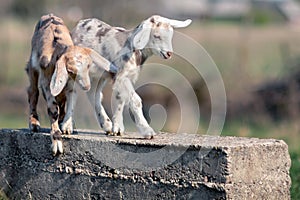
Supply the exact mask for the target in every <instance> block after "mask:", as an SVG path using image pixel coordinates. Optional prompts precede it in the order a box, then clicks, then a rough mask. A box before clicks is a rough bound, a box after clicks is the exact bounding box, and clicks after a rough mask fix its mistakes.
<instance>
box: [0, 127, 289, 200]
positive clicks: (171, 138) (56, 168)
mask: <svg viewBox="0 0 300 200" xmlns="http://www.w3.org/2000/svg"><path fill="white" fill-rule="evenodd" d="M43 132H44V133H30V132H29V131H28V130H27V129H19V130H9V129H0V152H1V153H0V189H1V190H2V193H3V194H5V195H6V196H7V197H8V198H9V199H290V192H289V190H290V186H291V179H290V177H289V169H290V165H291V161H290V157H289V154H288V146H287V145H286V144H285V143H284V142H283V141H281V140H274V139H257V138H239V137H219V136H200V135H194V134H170V133H161V134H159V135H158V136H156V137H155V138H154V139H152V140H144V139H141V138H139V136H138V135H136V134H134V133H128V134H127V135H125V136H122V137H113V136H105V135H104V134H101V133H97V132H95V131H91V130H78V133H77V134H74V135H70V136H64V137H63V140H64V151H65V153H64V154H62V155H60V156H57V157H53V156H52V155H51V151H50V144H51V141H50V136H49V130H47V129H45V130H43Z"/></svg>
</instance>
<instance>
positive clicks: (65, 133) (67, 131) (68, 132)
mask: <svg viewBox="0 0 300 200" xmlns="http://www.w3.org/2000/svg"><path fill="white" fill-rule="evenodd" d="M72 133H73V130H72V129H69V128H68V129H66V130H63V134H64V135H71V134H72Z"/></svg>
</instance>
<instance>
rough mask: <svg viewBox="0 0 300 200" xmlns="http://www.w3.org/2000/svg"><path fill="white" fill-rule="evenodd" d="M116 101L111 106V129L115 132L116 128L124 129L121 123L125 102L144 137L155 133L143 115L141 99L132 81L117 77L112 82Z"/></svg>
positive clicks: (149, 136) (150, 136)
mask: <svg viewBox="0 0 300 200" xmlns="http://www.w3.org/2000/svg"><path fill="white" fill-rule="evenodd" d="M112 98H113V100H114V101H115V102H116V103H115V104H114V105H115V106H113V108H114V110H115V111H114V117H113V131H114V133H116V132H117V131H118V129H120V130H121V131H123V130H124V125H123V115H122V114H123V109H124V105H125V103H126V104H128V105H129V109H130V110H131V112H132V114H133V116H134V121H135V124H136V127H137V128H138V131H139V132H140V133H141V134H142V135H143V136H144V137H145V138H152V137H153V136H154V135H155V132H154V131H153V129H152V128H151V127H150V126H149V124H148V122H147V120H146V119H145V117H144V115H143V110H142V100H141V98H140V97H139V96H138V94H137V93H136V92H135V90H134V87H133V85H132V82H131V81H130V80H129V79H128V78H126V77H120V78H119V77H118V78H117V80H116V82H115V84H114V93H113V96H112Z"/></svg>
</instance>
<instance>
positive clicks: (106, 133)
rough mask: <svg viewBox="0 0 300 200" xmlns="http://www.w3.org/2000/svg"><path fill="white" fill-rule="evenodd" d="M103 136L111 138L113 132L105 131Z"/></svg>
mask: <svg viewBox="0 0 300 200" xmlns="http://www.w3.org/2000/svg"><path fill="white" fill-rule="evenodd" d="M105 135H108V136H112V135H113V132H112V131H106V132H105Z"/></svg>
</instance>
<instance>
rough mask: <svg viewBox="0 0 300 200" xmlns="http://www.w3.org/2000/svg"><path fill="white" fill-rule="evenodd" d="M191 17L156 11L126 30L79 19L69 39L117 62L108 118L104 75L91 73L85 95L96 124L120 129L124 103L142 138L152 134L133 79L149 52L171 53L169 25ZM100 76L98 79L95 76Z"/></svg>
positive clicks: (178, 25) (183, 24)
mask: <svg viewBox="0 0 300 200" xmlns="http://www.w3.org/2000/svg"><path fill="white" fill-rule="evenodd" d="M191 22H192V20H190V19H188V20H185V21H178V20H173V19H168V18H165V17H161V16H158V15H154V16H151V17H150V18H148V19H146V20H144V21H143V22H142V23H141V24H139V25H138V26H137V27H136V28H135V29H133V30H126V29H124V28H119V27H111V26H110V25H108V24H106V23H105V22H102V21H100V20H98V19H85V20H81V21H79V23H78V24H77V25H76V27H75V28H74V30H73V31H72V33H71V35H72V39H73V41H74V43H75V44H76V45H80V46H85V47H89V48H92V49H94V50H96V51H97V52H98V53H100V54H101V55H102V56H103V57H105V58H106V59H108V60H109V61H111V62H112V63H114V64H115V65H116V66H118V72H117V75H116V76H115V81H114V85H113V95H112V104H113V117H112V122H111V120H110V119H109V117H108V116H107V114H106V112H105V110H104V107H103V106H102V103H101V102H102V98H103V94H102V89H103V87H104V85H105V84H106V82H107V77H109V76H105V77H101V78H100V77H97V76H93V74H91V73H90V74H91V77H93V78H92V79H91V90H90V91H89V92H88V97H89V99H90V101H91V102H92V104H94V105H95V114H96V116H97V119H98V122H99V124H100V126H101V127H102V128H103V129H104V130H105V131H106V132H107V133H108V134H112V135H121V134H122V133H124V125H123V115H122V114H123V109H124V106H125V105H126V104H127V105H129V109H130V111H131V113H132V114H133V116H134V121H135V124H136V126H137V129H138V131H139V132H140V133H141V134H142V135H143V136H144V137H145V138H152V137H153V136H154V135H155V132H154V131H153V129H152V128H151V127H150V126H149V124H148V122H147V121H146V119H145V117H144V116H143V112H142V101H141V98H140V97H139V95H138V94H137V93H136V92H135V90H134V87H133V84H134V83H135V82H136V80H137V78H138V75H139V72H140V69H141V65H142V64H143V63H144V62H145V61H146V59H147V58H149V57H150V56H152V55H154V54H155V55H160V56H161V57H162V58H164V59H168V58H170V57H171V55H172V52H173V48H172V37H173V28H183V27H187V26H188V25H189V24H190V23H191ZM99 79H100V80H99Z"/></svg>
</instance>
